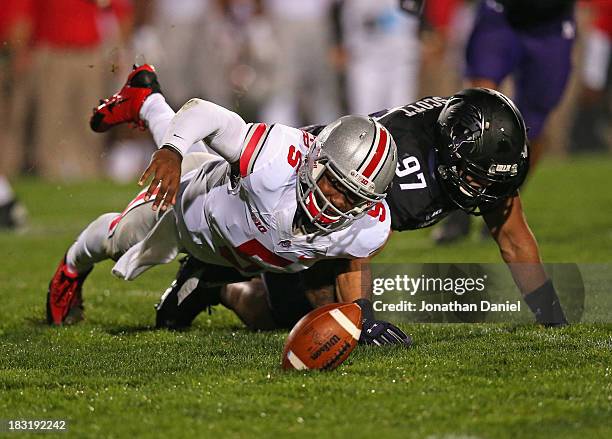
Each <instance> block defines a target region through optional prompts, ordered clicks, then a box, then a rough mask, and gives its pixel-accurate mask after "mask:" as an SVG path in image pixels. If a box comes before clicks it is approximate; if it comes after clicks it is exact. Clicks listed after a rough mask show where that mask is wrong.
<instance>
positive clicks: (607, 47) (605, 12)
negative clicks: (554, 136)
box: [571, 0, 612, 152]
mask: <svg viewBox="0 0 612 439" xmlns="http://www.w3.org/2000/svg"><path fill="white" fill-rule="evenodd" d="M586 6H591V7H592V9H593V11H592V12H593V21H592V26H591V27H590V28H589V30H588V33H587V35H586V42H585V46H586V47H585V50H584V54H583V58H582V62H581V71H580V79H581V91H580V96H579V100H578V102H577V106H576V108H575V116H574V123H573V129H572V141H571V149H572V150H573V151H576V152H587V151H607V150H609V149H610V148H612V141H611V131H610V123H609V121H610V112H611V108H610V106H611V100H612V92H611V84H610V82H611V79H612V69H611V68H610V64H611V63H610V59H611V52H612V49H611V46H612V1H609V0H592V1H591V2H590V3H587V4H586Z"/></svg>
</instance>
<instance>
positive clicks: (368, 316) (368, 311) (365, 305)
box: [353, 298, 374, 320]
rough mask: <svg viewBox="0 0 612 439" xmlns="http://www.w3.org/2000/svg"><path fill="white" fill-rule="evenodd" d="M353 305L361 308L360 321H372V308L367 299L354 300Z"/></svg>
mask: <svg viewBox="0 0 612 439" xmlns="http://www.w3.org/2000/svg"><path fill="white" fill-rule="evenodd" d="M353 303H356V304H357V305H359V308H361V320H374V307H373V306H372V302H370V301H369V300H368V299H364V298H361V299H357V300H354V301H353Z"/></svg>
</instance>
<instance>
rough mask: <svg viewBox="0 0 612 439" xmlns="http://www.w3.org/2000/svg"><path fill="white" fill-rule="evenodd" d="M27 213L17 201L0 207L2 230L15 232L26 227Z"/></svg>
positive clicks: (0, 225) (0, 228)
mask: <svg viewBox="0 0 612 439" xmlns="http://www.w3.org/2000/svg"><path fill="white" fill-rule="evenodd" d="M26 221H27V211H26V209H25V207H23V205H22V204H21V203H20V202H19V201H17V200H16V199H14V198H13V199H12V200H11V201H9V202H8V203H5V204H2V205H0V230H3V229H7V230H15V229H20V228H22V227H24V226H25V223H26Z"/></svg>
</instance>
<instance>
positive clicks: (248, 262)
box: [180, 123, 391, 274]
mask: <svg viewBox="0 0 612 439" xmlns="http://www.w3.org/2000/svg"><path fill="white" fill-rule="evenodd" d="M313 141H314V137H313V136H312V135H310V134H308V133H306V132H304V131H301V130H299V129H295V128H291V127H287V126H284V125H279V124H276V125H266V124H263V123H258V124H251V125H250V126H249V130H248V132H247V135H246V138H245V140H244V143H243V146H242V152H241V156H240V162H239V165H240V166H239V167H240V183H239V184H238V187H235V188H232V187H231V184H229V183H226V184H223V185H219V186H217V187H214V188H212V189H210V190H206V191H204V190H202V191H200V194H199V195H198V196H197V197H196V199H195V200H194V201H193V202H190V204H189V206H188V207H185V206H183V209H182V212H181V214H180V216H181V217H182V219H183V221H184V224H185V226H186V228H187V230H188V235H189V236H188V237H181V240H182V241H183V244H184V246H185V247H186V249H187V250H188V251H189V253H191V254H193V256H195V257H197V258H198V259H201V260H202V261H205V262H210V263H214V264H217V265H226V266H233V267H235V268H237V269H238V270H239V271H241V272H242V273H244V274H256V273H259V272H262V271H274V272H297V271H301V270H304V269H306V268H308V267H309V266H311V265H312V264H314V263H315V262H316V261H317V260H319V259H323V258H356V257H367V256H369V255H370V254H372V253H373V252H374V251H376V250H378V249H379V248H380V247H381V246H382V245H383V244H384V243H385V241H386V239H387V237H388V235H389V232H390V225H391V218H390V215H389V211H388V207H387V205H386V203H385V202H383V203H379V204H377V205H376V206H375V207H374V208H373V209H372V210H371V211H370V212H368V214H366V215H364V216H362V217H361V218H359V219H357V220H356V221H354V222H353V223H352V224H351V225H350V226H349V227H346V228H344V229H342V230H339V231H336V232H332V233H330V234H327V235H322V236H321V235H316V234H309V235H304V234H301V233H296V232H295V231H294V226H293V222H294V217H295V214H296V211H297V209H301V207H300V206H299V204H298V201H297V196H296V183H297V178H298V177H297V170H298V168H299V166H300V165H301V163H302V160H303V158H304V156H305V155H306V153H307V151H308V149H309V146H310V143H311V142H313ZM219 160H220V161H219V164H220V165H221V166H226V165H223V163H224V162H223V161H222V159H219ZM225 169H226V170H227V168H226V167H225ZM197 173H198V170H195V171H193V172H191V173H188V174H186V175H185V176H184V180H189V179H192V180H193V179H194V178H196V176H197V175H198V174H197ZM185 182H187V181H185ZM190 184H191V183H190ZM185 238H188V241H189V242H184V241H185Z"/></svg>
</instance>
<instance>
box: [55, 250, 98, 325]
mask: <svg viewBox="0 0 612 439" xmlns="http://www.w3.org/2000/svg"><path fill="white" fill-rule="evenodd" d="M90 272H91V270H89V271H87V272H86V273H83V274H81V275H79V274H77V273H76V272H72V271H71V270H69V269H68V266H67V265H66V257H64V258H63V259H62V261H61V262H60V264H59V266H58V267H57V270H56V271H55V274H54V275H53V279H51V282H50V283H49V291H48V292H47V323H48V324H50V325H61V324H68V325H70V324H73V323H77V322H78V321H80V320H83V296H82V293H81V291H82V288H83V282H85V279H86V278H87V275H88V274H89V273H90Z"/></svg>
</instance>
